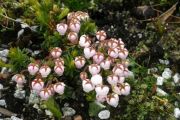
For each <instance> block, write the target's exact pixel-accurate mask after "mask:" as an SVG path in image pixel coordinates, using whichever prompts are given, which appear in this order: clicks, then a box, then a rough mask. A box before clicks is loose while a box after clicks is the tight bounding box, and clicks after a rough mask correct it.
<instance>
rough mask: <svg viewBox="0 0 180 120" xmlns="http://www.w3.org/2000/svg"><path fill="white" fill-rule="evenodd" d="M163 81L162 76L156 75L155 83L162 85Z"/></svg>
mask: <svg viewBox="0 0 180 120" xmlns="http://www.w3.org/2000/svg"><path fill="white" fill-rule="evenodd" d="M163 82H164V78H163V77H160V76H159V77H157V82H156V85H163Z"/></svg>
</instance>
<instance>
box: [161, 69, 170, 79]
mask: <svg viewBox="0 0 180 120" xmlns="http://www.w3.org/2000/svg"><path fill="white" fill-rule="evenodd" d="M171 75H172V71H171V70H170V69H169V68H165V69H164V72H163V73H162V77H163V78H165V79H170V78H171Z"/></svg>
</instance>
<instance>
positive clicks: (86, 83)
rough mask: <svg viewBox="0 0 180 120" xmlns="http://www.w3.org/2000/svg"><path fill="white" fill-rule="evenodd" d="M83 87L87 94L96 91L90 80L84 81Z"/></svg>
mask: <svg viewBox="0 0 180 120" xmlns="http://www.w3.org/2000/svg"><path fill="white" fill-rule="evenodd" d="M82 86H83V90H84V91H85V92H87V93H88V92H90V91H92V90H94V85H93V84H92V82H91V81H90V80H89V79H85V80H83V81H82Z"/></svg>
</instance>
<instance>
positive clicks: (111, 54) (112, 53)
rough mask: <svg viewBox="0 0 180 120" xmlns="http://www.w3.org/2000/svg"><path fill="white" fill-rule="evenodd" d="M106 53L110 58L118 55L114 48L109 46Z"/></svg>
mask: <svg viewBox="0 0 180 120" xmlns="http://www.w3.org/2000/svg"><path fill="white" fill-rule="evenodd" d="M108 55H109V56H110V57H112V58H117V57H118V51H117V50H115V49H114V48H109V49H108Z"/></svg>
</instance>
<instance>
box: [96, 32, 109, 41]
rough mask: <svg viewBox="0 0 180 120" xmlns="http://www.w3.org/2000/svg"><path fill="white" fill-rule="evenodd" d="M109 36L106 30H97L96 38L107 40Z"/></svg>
mask: <svg viewBox="0 0 180 120" xmlns="http://www.w3.org/2000/svg"><path fill="white" fill-rule="evenodd" d="M106 37H107V34H106V32H105V31H104V30H100V31H97V32H96V38H97V39H98V40H99V41H102V40H105V39H106Z"/></svg>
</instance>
